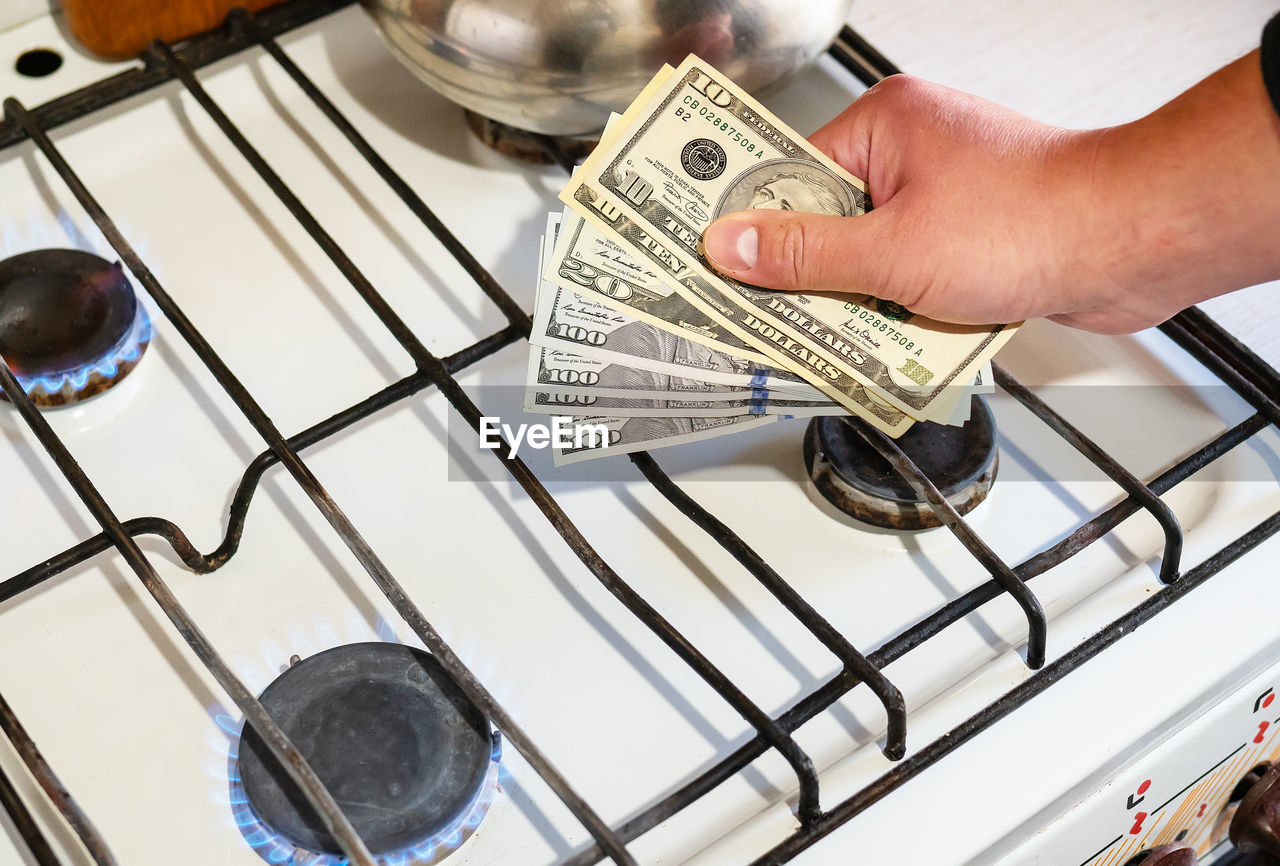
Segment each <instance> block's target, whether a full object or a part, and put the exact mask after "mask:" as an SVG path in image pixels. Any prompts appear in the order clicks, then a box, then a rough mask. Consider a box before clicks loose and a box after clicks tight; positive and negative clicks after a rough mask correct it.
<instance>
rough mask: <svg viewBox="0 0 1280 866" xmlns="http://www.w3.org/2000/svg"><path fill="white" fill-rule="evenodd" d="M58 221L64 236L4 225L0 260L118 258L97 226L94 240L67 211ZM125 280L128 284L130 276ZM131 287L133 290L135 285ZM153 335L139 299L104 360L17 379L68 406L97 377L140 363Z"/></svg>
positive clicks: (38, 227) (44, 227)
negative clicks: (43, 254) (57, 253)
mask: <svg viewBox="0 0 1280 866" xmlns="http://www.w3.org/2000/svg"><path fill="white" fill-rule="evenodd" d="M55 219H56V221H57V223H58V226H59V228H60V229H61V231H60V232H55V231H54V230H53V229H51V228H50V226H49V225H48V224H47V223H45V222H41V221H32V222H29V223H27V224H26V226H25V227H23V228H19V227H18V225H16V224H15V223H13V222H11V221H9V220H3V221H0V259H4V258H8V257H9V256H14V255H18V254H19V253H24V252H30V251H32V250H38V249H49V248H55V247H61V248H67V247H71V248H74V249H78V250H81V251H82V252H86V253H93V254H94V255H96V256H99V257H101V258H103V259H106V260H108V261H112V260H114V259H115V258H116V256H115V253H114V252H113V251H112V250H111V248H110V246H109V245H108V244H107V242H106V239H105V238H103V237H102V235H101V234H100V233H98V232H97V228H96V226H95V227H94V236H93V237H90V236H89V235H86V234H85V233H84V232H83V231H81V230H80V228H79V226H77V225H76V223H75V221H74V220H73V219H72V218H71V216H70V214H68V213H67V212H66V211H59V212H58V214H57V216H56V217H55ZM125 279H126V280H128V279H129V278H128V276H126V277H125ZM129 284H130V286H131V287H132V285H133V283H132V282H131V281H130V283H129ZM135 293H136V292H135ZM152 334H153V329H152V325H151V317H150V316H149V315H148V314H147V309H146V307H145V306H144V305H143V303H142V299H141V297H139V299H138V312H137V315H135V316H134V320H133V325H132V326H131V327H130V329H129V331H128V333H126V334H125V335H124V336H123V337H122V338H121V339H120V341H119V342H118V343H117V344H116V345H115V346H113V347H112V348H111V349H110V350H108V351H107V352H105V353H104V354H103V355H101V356H100V357H98V358H92V359H89V360H88V361H86V362H85V363H84V364H82V365H78V366H76V367H73V368H71V369H67V370H54V371H48V372H46V373H45V374H43V375H40V376H26V375H23V374H22V373H20V372H18V371H16V370H15V371H14V376H15V378H17V380H18V384H19V385H21V386H22V390H24V391H26V392H27V393H28V394H33V395H34V394H37V393H43V394H47V395H50V396H52V395H54V394H60V393H61V394H63V396H64V398H65V402H73V401H74V395H75V394H77V393H79V392H81V391H83V390H84V389H85V387H86V386H87V385H88V384H89V381H90V379H91V378H92V377H94V376H95V375H96V376H99V377H101V378H103V379H107V380H111V379H114V378H115V377H116V375H117V374H118V373H119V372H120V367H121V365H129V364H134V363H136V362H137V361H138V359H139V358H141V357H142V353H143V352H144V351H146V348H147V346H148V345H149V344H150V343H151V337H152Z"/></svg>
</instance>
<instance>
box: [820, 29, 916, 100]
mask: <svg viewBox="0 0 1280 866" xmlns="http://www.w3.org/2000/svg"><path fill="white" fill-rule="evenodd" d="M831 56H832V57H834V58H835V60H836V62H838V63H839V64H840V65H841V66H843V67H844V68H845V69H847V70H849V71H850V72H852V73H853V75H854V77H856V78H857V79H858V80H859V81H861V82H862V83H863V84H865V85H867V87H871V86H873V85H875V84H877V83H878V82H880V81H883V80H884V79H886V78H888V77H889V76H890V75H897V74H898V73H900V72H901V71H902V70H901V69H899V68H898V67H897V66H895V65H894V64H893V63H892V62H891V61H890V60H889V58H887V57H885V56H884V55H883V54H881V53H880V52H879V51H877V50H876V49H875V46H873V45H872V44H871V43H870V42H868V41H867V40H865V39H863V38H862V36H861V35H859V34H858V32H857V31H856V30H854V29H853V28H852V27H850V26H848V25H847V24H846V25H845V26H844V27H843V28H841V30H840V33H839V35H837V36H836V41H835V44H833V45H832V46H831Z"/></svg>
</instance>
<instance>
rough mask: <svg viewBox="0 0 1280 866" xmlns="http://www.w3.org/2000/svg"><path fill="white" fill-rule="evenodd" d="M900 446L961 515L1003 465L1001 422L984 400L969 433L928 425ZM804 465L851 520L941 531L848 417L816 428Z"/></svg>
mask: <svg viewBox="0 0 1280 866" xmlns="http://www.w3.org/2000/svg"><path fill="white" fill-rule="evenodd" d="M897 442H898V446H899V447H900V448H901V449H902V450H903V451H904V452H905V453H906V454H907V456H908V457H910V458H911V459H912V460H914V461H915V463H916V465H917V466H919V467H920V469H921V470H922V471H923V472H924V474H925V475H926V476H927V477H928V478H929V479H930V480H931V481H933V483H934V485H936V486H937V488H938V490H939V491H941V492H942V495H943V496H945V497H946V498H947V501H948V502H950V503H951V504H952V505H954V506H955V508H956V510H957V511H959V512H960V513H961V514H967V513H968V512H970V511H972V510H973V509H974V508H975V507H977V505H978V503H980V502H982V500H983V499H985V498H986V497H987V492H988V491H989V490H990V489H991V483H992V482H993V481H994V480H995V477H996V466H997V464H998V462H999V460H998V455H997V450H996V424H995V418H994V417H992V415H991V410H990V409H989V408H988V407H987V403H986V401H985V400H983V399H982V398H981V397H976V396H975V397H974V398H973V408H972V410H971V411H970V414H969V420H968V422H966V423H965V425H964V426H963V427H950V426H946V425H943V424H933V423H929V422H921V423H919V424H916V425H914V426H913V427H911V429H910V430H908V431H907V432H906V433H904V434H903V435H902V437H901V438H899V439H898V440H897ZM804 464H805V467H806V468H807V469H808V471H809V477H810V478H811V479H813V484H814V487H815V488H816V489H817V491H818V492H819V493H821V494H822V496H823V498H824V499H825V500H826V501H827V502H829V503H831V504H832V505H833V506H835V508H836V509H837V510H839V511H840V512H843V513H844V514H847V515H849V516H850V517H853V518H855V519H857V520H860V521H862V522H864V523H870V524H873V525H875V526H880V527H883V528H885V529H908V530H915V529H930V528H932V527H935V526H941V525H942V524H941V523H940V522H939V520H938V518H937V517H936V516H935V515H934V513H933V510H932V509H930V508H929V505H928V503H927V502H925V501H924V500H923V499H921V498H919V497H918V496H917V495H916V493H915V491H914V490H912V489H911V485H909V484H907V482H906V480H905V479H904V478H903V477H902V476H901V475H899V474H898V472H897V471H896V470H895V469H894V468H893V467H892V466H891V465H890V464H889V462H888V461H887V460H885V459H884V458H883V457H881V456H880V453H879V452H878V451H876V450H875V449H874V448H873V447H872V446H871V445H869V444H868V443H867V442H866V440H864V439H863V438H862V437H861V436H860V435H859V434H858V431H857V430H855V429H853V427H851V426H850V425H849V424H847V423H846V422H845V421H844V419H843V418H841V417H835V416H831V417H822V418H815V419H814V420H813V421H812V422H811V423H810V424H809V429H808V430H807V431H806V433H805V438H804Z"/></svg>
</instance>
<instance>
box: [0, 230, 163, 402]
mask: <svg viewBox="0 0 1280 866" xmlns="http://www.w3.org/2000/svg"><path fill="white" fill-rule="evenodd" d="M150 341H151V320H150V319H149V318H148V316H147V312H146V309H145V308H144V307H143V306H142V304H140V303H138V298H137V296H136V295H134V293H133V287H132V286H131V285H130V284H129V280H128V278H127V277H125V274H124V269H123V268H122V267H121V266H120V264H119V263H116V264H112V263H111V262H108V261H107V260H106V259H103V258H100V257H98V256H95V255H93V254H92V253H86V252H83V251H81V250H68V249H49V250H33V251H31V252H26V253H20V254H18V255H16V256H13V257H12V258H8V259H5V260H4V261H0V355H3V357H4V358H5V360H6V361H8V363H9V366H10V367H11V368H12V370H13V372H14V375H15V376H17V378H18V381H19V382H20V383H21V384H22V387H23V389H24V390H25V391H26V392H27V394H28V395H29V396H30V397H31V400H32V401H33V402H34V403H36V404H37V405H39V406H62V405H66V404H68V403H76V402H79V401H81V400H87V399H88V398H90V397H93V396H95V395H97V394H101V393H102V392H103V391H106V390H107V389H108V388H110V387H111V386H113V385H115V384H116V383H117V382H119V381H120V380H122V379H123V378H124V377H125V376H127V375H129V373H130V372H131V371H132V370H133V368H134V367H135V366H136V365H137V363H138V359H140V358H141V357H142V353H143V352H145V351H146V348H147V345H148V343H150ZM2 397H3V395H0V398H2Z"/></svg>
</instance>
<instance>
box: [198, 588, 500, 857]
mask: <svg viewBox="0 0 1280 866" xmlns="http://www.w3.org/2000/svg"><path fill="white" fill-rule="evenodd" d="M346 631H347V632H348V638H347V639H343V638H341V637H340V636H339V635H338V633H337V630H336V629H334V627H333V625H332V624H331V623H330V622H329V621H328V620H319V621H317V622H316V624H315V626H314V627H313V628H312V629H311V630H310V631H308V630H306V629H303V628H299V627H290V628H288V629H287V633H288V635H289V646H290V647H291V648H292V651H290V650H286V649H284V648H283V647H281V646H279V644H276V643H274V642H269V641H264V643H263V645H262V646H261V647H260V652H259V656H260V661H261V662H263V663H265V667H266V669H267V670H268V671H280V670H283V669H284V668H286V667H288V664H289V659H290V657H291V656H292V655H294V654H297V655H299V656H301V657H303V658H306V657H308V656H310V655H314V654H315V653H317V652H321V651H323V650H326V649H331V648H332V647H336V646H341V645H343V644H346V643H357V642H362V641H367V640H371V639H376V640H380V641H383V642H385V643H398V642H399V641H397V639H396V635H395V632H394V631H393V630H392V628H391V626H390V625H389V624H388V623H387V622H386V620H383V619H379V621H378V623H377V625H376V626H375V627H374V628H373V629H370V627H369V626H368V625H367V624H365V622H364V621H363V620H362V619H361V618H360V617H359V616H358V615H356V614H354V613H353V615H352V616H351V617H350V619H349V621H348V623H347V629H346ZM236 667H237V672H238V673H239V674H240V676H241V679H242V680H244V681H245V683H246V684H247V685H249V686H250V687H251V688H254V689H256V690H257V691H259V692H261V691H262V690H263V689H265V688H266V687H267V686H268V685H269V684H270V683H271V680H272V679H274V674H267V675H264V674H263V671H262V669H261V667H260V666H259V664H257V663H255V662H250V661H248V660H242V661H241V662H240V663H239V664H238V665H237V666H236ZM211 715H212V717H213V721H214V723H215V724H216V725H217V727H218V731H219V735H218V736H217V737H216V738H215V741H214V743H213V745H214V747H215V748H216V749H218V750H219V757H220V758H224V759H225V760H224V761H220V762H219V765H218V766H217V767H216V768H210V769H212V770H214V771H215V772H214V775H215V776H216V777H218V778H219V779H225V780H226V782H227V785H226V787H222V786H219V789H218V791H217V792H216V796H215V801H216V802H219V803H220V804H221V805H223V806H229V807H230V811H231V818H232V822H233V823H234V824H235V827H236V829H237V830H239V831H240V835H241V836H243V837H244V840H245V842H247V843H248V844H249V846H250V847H251V848H253V850H254V851H256V852H257V854H258V856H259V857H261V858H262V859H263V860H265V861H266V862H267V863H272V864H288V866H347V860H346V858H345V857H337V856H333V855H330V854H324V853H320V852H316V851H307V850H305V849H302V848H299V847H297V846H296V845H294V844H293V843H292V842H290V841H289V840H288V839H285V838H284V837H283V836H281V835H280V834H279V833H277V832H275V831H274V830H273V829H271V827H270V826H268V825H267V824H266V823H265V822H264V821H262V820H261V819H260V818H259V817H258V816H257V814H256V813H255V812H254V811H253V807H252V806H250V805H249V800H248V798H247V797H246V796H245V792H244V785H243V784H242V783H241V780H240V770H239V749H240V736H241V733H242V732H243V730H244V719H243V718H238V717H235V716H232V715H230V714H228V713H227V712H226V711H225V710H223V709H222V708H215V709H213V710H212V711H211ZM504 778H506V769H505V768H504V767H503V765H502V741H501V737H500V735H499V734H497V733H496V732H495V733H494V735H493V750H492V752H491V754H490V760H489V767H488V769H487V770H486V772H485V777H484V781H483V782H482V783H481V785H480V788H479V790H477V792H476V795H475V796H474V797H473V798H472V799H471V803H470V804H469V805H468V806H467V808H466V809H464V810H462V811H461V812H460V813H459V815H458V817H456V818H455V819H454V820H453V821H452V822H451V823H450V824H449V825H448V826H447V827H445V828H444V829H442V830H441V831H440V832H438V833H436V834H435V835H433V836H432V837H431V838H430V839H424V840H423V841H421V842H418V843H416V844H414V845H411V846H409V847H408V848H405V849H403V850H401V851H396V852H393V853H391V854H384V855H382V856H380V857H378V858H377V860H378V863H379V864H381V866H431V864H435V863H439V862H440V861H441V860H443V859H444V858H445V857H447V856H449V855H450V854H452V853H453V852H454V851H455V850H457V849H458V847H459V846H460V845H462V843H463V842H465V841H466V840H467V838H468V837H470V836H471V834H472V833H473V832H474V831H475V829H476V828H477V827H479V826H480V822H481V821H482V820H483V819H484V816H485V815H486V814H487V813H488V811H489V806H490V805H491V804H492V803H493V801H494V799H495V798H496V797H497V795H498V792H499V791H501V790H502V788H501V784H500V783H501V782H502V780H503V779H504Z"/></svg>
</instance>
